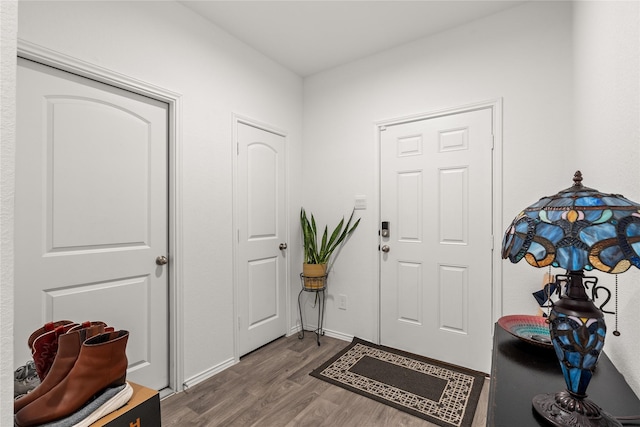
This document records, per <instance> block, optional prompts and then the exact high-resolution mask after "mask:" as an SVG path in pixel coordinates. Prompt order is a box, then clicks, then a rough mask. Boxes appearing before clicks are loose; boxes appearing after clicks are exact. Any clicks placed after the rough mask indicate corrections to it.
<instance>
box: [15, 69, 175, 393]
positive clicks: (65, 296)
mask: <svg viewBox="0 0 640 427" xmlns="http://www.w3.org/2000/svg"><path fill="white" fill-rule="evenodd" d="M17 94H18V96H17V117H18V122H17V140H18V144H17V153H16V228H15V241H16V252H15V254H16V275H15V277H16V286H15V325H14V327H15V339H16V345H15V347H14V348H15V360H16V364H22V363H24V362H25V361H26V360H28V358H29V357H30V350H29V349H28V348H27V345H26V340H27V337H28V336H29V334H30V333H31V332H33V331H34V330H35V329H37V328H39V327H41V326H42V325H43V323H45V322H48V321H53V320H59V319H69V320H72V321H76V322H82V321H85V320H101V321H104V322H106V323H107V324H109V325H110V326H113V327H115V328H116V329H125V330H128V331H129V333H130V336H129V341H128V345H127V358H128V360H129V370H128V379H130V380H131V381H134V382H138V383H141V384H144V385H146V386H148V387H151V388H155V389H162V388H164V387H167V386H168V384H169V359H168V354H169V349H168V345H169V344H168V277H169V276H168V268H169V264H168V265H157V264H156V257H158V256H165V257H169V254H168V182H167V171H168V166H167V153H168V129H167V126H168V116H167V114H168V106H167V105H166V104H164V103H162V102H159V101H155V100H152V99H149V98H146V97H144V96H140V95H137V94H133V93H131V92H128V91H124V90H120V89H117V88H115V87H112V86H108V85H104V84H101V83H98V82H95V81H93V80H89V79H86V78H82V77H79V76H77V75H73V74H70V73H66V72H63V71H60V70H57V69H54V68H51V67H47V66H44V65H40V64H37V63H35V62H31V61H28V60H24V59H19V60H18V87H17Z"/></svg>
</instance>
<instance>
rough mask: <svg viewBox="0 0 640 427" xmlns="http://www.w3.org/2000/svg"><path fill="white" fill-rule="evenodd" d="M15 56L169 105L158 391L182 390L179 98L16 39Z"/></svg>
mask: <svg viewBox="0 0 640 427" xmlns="http://www.w3.org/2000/svg"><path fill="white" fill-rule="evenodd" d="M17 51H18V56H19V57H21V58H24V59H29V60H31V61H35V62H39V63H41V64H44V65H49V66H51V67H55V68H58V69H60V70H63V71H66V72H69V73H73V74H77V75H79V76H82V77H86V78H89V79H92V80H95V81H98V82H100V83H105V84H108V85H111V86H115V87H118V88H120V89H124V90H128V91H130V92H134V93H137V94H139V95H143V96H147V97H149V98H153V99H155V100H158V101H162V102H164V103H166V104H168V105H169V117H168V125H169V131H168V136H169V152H168V157H169V162H168V168H169V230H168V231H169V254H171V258H172V263H173V264H172V268H171V269H170V274H169V367H168V368H169V388H168V389H165V390H161V391H160V392H161V396H165V395H168V394H171V393H172V392H177V391H181V390H182V388H183V382H184V378H183V371H184V370H183V366H184V360H183V354H182V349H183V334H182V330H183V324H182V319H183V315H182V313H183V311H182V307H183V304H182V299H183V298H182V288H181V287H179V286H178V284H179V283H182V280H181V278H182V271H183V268H182V265H183V258H182V253H183V252H182V215H181V212H182V198H181V197H182V196H181V195H182V192H180V191H178V189H179V188H181V183H182V179H181V177H182V162H181V158H182V157H181V150H180V147H181V146H182V144H181V143H180V139H181V132H180V128H181V114H180V113H181V108H182V105H181V102H182V101H181V97H182V95H181V94H179V93H177V92H173V91H170V90H168V89H165V88H161V87H158V86H154V85H152V84H150V83H146V82H143V81H141V80H138V79H135V78H133V77H130V76H126V75H124V74H120V73H118V72H115V71H112V70H109V69H106V68H103V67H99V66H96V65H93V64H90V63H88V62H85V61H82V60H80V59H77V58H74V57H71V56H68V55H65V54H62V53H60V52H56V51H53V50H51V49H47V48H45V47H43V46H40V45H36V44H33V43H30V42H27V41H25V40H22V39H18V49H17Z"/></svg>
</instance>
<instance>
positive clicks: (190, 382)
mask: <svg viewBox="0 0 640 427" xmlns="http://www.w3.org/2000/svg"><path fill="white" fill-rule="evenodd" d="M235 364H236V361H235V360H234V359H233V358H231V359H227V360H225V361H224V362H222V363H219V364H218V365H216V366H213V367H211V368H209V369H207V370H206V371H203V372H201V373H199V374H197V375H194V376H193V377H191V378H189V379H187V380H185V382H184V384H182V387H183V388H184V389H185V390H186V389H188V388H189V387H193V386H194V385H196V384H198V383H201V382H202V381H204V380H207V379H209V378H211V377H212V376H214V375H215V374H218V373H220V372H222V371H224V370H225V369H227V368H230V367H232V366H233V365H235Z"/></svg>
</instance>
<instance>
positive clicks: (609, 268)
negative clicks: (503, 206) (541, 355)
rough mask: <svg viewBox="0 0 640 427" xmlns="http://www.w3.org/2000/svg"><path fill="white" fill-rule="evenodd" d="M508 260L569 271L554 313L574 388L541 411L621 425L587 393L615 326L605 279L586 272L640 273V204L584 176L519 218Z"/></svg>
mask: <svg viewBox="0 0 640 427" xmlns="http://www.w3.org/2000/svg"><path fill="white" fill-rule="evenodd" d="M502 258H505V259H506V258H509V260H510V261H511V262H513V263H516V262H519V261H520V260H521V259H523V258H524V259H525V260H526V261H527V262H528V263H529V264H531V265H532V266H534V267H548V266H552V267H557V268H562V269H565V270H566V271H567V273H566V275H563V276H556V278H557V284H558V285H559V287H560V291H561V295H560V299H559V300H558V301H557V302H555V303H554V304H553V308H552V310H551V313H550V315H549V323H550V324H549V328H550V335H551V340H552V342H553V347H554V349H555V352H556V355H557V357H558V360H559V362H560V367H561V369H562V373H563V375H564V379H565V382H566V384H567V389H566V390H563V391H560V392H557V393H551V394H540V395H537V396H535V397H534V398H533V400H532V404H533V407H534V409H535V410H536V412H537V413H538V414H539V415H541V416H542V417H543V418H545V419H546V420H547V421H548V422H550V423H551V424H553V425H556V426H621V424H620V422H618V421H617V420H616V419H615V418H614V417H613V416H612V415H610V414H608V413H607V412H605V411H604V410H603V409H602V408H600V407H599V406H598V405H597V404H596V403H595V402H593V401H591V400H590V399H588V398H587V394H586V391H587V387H588V385H589V381H590V380H591V376H592V374H593V371H594V369H595V367H596V363H597V361H598V357H599V356H600V353H601V351H602V348H603V346H604V339H605V334H606V329H607V328H606V325H605V321H604V314H603V313H602V310H601V309H599V308H598V307H596V306H595V304H594V303H593V299H595V297H596V295H595V293H596V290H597V289H598V285H597V278H596V277H585V273H584V272H585V271H591V270H599V271H603V272H605V273H612V274H618V273H623V272H625V271H627V270H628V269H629V268H630V267H631V266H635V267H636V268H640V204H638V203H635V202H632V201H630V200H628V199H626V198H625V197H623V196H621V195H618V194H605V193H601V192H599V191H597V190H594V189H592V188H587V187H585V186H583V185H582V174H581V173H580V171H577V172H576V173H575V175H574V178H573V186H572V187H569V188H567V189H566V190H562V191H560V192H559V193H558V194H556V195H553V196H549V197H543V198H541V199H540V200H539V201H538V202H536V203H534V204H533V205H531V206H529V207H528V208H526V209H524V210H523V211H522V212H521V213H520V214H519V215H518V216H517V217H516V218H515V219H514V220H513V222H512V223H511V225H510V226H509V227H508V229H507V231H506V232H505V235H504V238H503V241H502ZM589 288H590V289H591V294H592V298H589V296H587V290H589ZM616 332H617V331H616ZM616 332H614V333H616Z"/></svg>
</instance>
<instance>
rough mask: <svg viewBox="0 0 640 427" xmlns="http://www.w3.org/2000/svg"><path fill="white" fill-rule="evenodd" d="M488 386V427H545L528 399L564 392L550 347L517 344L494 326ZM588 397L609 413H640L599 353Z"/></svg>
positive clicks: (626, 387)
mask: <svg viewBox="0 0 640 427" xmlns="http://www.w3.org/2000/svg"><path fill="white" fill-rule="evenodd" d="M608 338H609V337H608ZM609 339H614V338H609ZM490 384H491V385H490V388H489V407H488V409H487V426H490V427H494V426H495V427H527V426H534V427H538V426H549V424H547V422H546V421H545V420H543V419H542V418H540V417H539V416H538V415H537V414H536V413H535V410H534V409H533V407H532V406H531V398H532V397H533V396H535V395H536V394H541V393H555V392H557V391H561V390H564V389H566V385H565V382H564V377H563V376H562V371H561V370H560V365H559V363H558V359H557V358H556V354H555V352H554V351H553V349H552V348H550V349H547V348H542V347H537V346H534V345H532V344H528V343H526V342H524V341H521V340H519V339H518V338H515V337H514V336H512V335H511V334H509V333H508V332H507V331H505V330H504V329H502V328H501V327H500V326H498V324H496V325H495V331H494V338H493V360H492V363H491V383H490ZM587 393H588V395H589V398H590V399H591V400H593V401H594V402H595V403H596V404H598V405H599V406H600V407H601V408H602V409H604V410H605V411H606V412H608V413H609V414H611V415H614V416H631V415H640V400H639V399H638V397H637V396H636V395H635V394H634V393H633V391H632V390H631V388H630V387H629V385H628V384H627V382H626V381H625V379H624V377H623V376H622V375H621V374H620V372H618V370H617V369H616V368H615V366H613V364H612V363H611V360H609V358H608V357H607V355H606V354H604V353H602V355H601V356H600V359H599V360H598V366H597V368H596V371H595V373H594V375H593V378H592V380H591V383H590V384H589V388H588V390H587Z"/></svg>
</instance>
